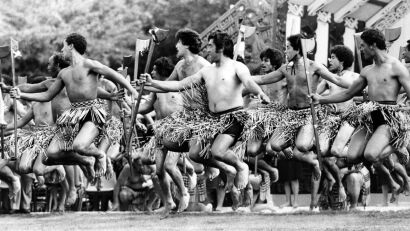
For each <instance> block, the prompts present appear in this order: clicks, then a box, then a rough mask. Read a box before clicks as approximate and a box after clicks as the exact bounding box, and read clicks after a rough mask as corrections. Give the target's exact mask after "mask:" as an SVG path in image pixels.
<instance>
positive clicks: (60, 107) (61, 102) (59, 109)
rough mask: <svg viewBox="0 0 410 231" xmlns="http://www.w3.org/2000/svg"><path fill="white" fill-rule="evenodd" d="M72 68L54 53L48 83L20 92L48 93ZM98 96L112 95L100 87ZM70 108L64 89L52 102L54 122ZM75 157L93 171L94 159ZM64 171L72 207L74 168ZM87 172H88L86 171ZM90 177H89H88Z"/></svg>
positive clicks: (49, 162) (26, 86)
mask: <svg viewBox="0 0 410 231" xmlns="http://www.w3.org/2000/svg"><path fill="white" fill-rule="evenodd" d="M68 66H70V63H69V62H68V61H67V60H65V59H64V57H63V54H62V53H54V54H53V55H52V56H51V57H50V58H49V61H48V66H47V70H48V72H49V73H50V75H51V78H50V79H47V80H46V81H43V82H41V83H34V84H28V83H25V84H21V85H18V86H17V87H18V88H19V90H20V91H22V92H27V93H34V92H43V91H47V90H48V89H49V88H50V87H51V86H52V85H53V83H54V82H55V80H56V78H57V76H58V73H59V72H60V70H62V69H64V68H66V67H68ZM1 87H2V89H3V90H4V91H10V89H11V87H9V86H7V85H5V84H2V85H1ZM98 96H99V97H101V98H106V99H108V98H109V97H111V95H109V94H108V92H105V91H104V90H103V89H101V88H100V87H99V88H98ZM68 108H70V100H69V99H68V97H67V92H66V90H65V89H62V90H61V91H60V92H59V93H58V94H57V95H56V96H55V97H54V98H53V99H52V100H51V110H52V116H53V121H56V119H57V117H58V116H59V115H61V114H63V112H64V111H65V110H66V109H68ZM53 123H55V122H53ZM74 157H76V158H77V157H79V158H77V161H79V162H78V163H80V164H79V165H80V167H81V168H82V169H83V170H84V169H86V168H84V167H85V166H89V167H88V168H89V169H93V168H94V166H93V164H94V160H93V158H92V157H90V158H88V157H82V156H79V155H76V154H74V155H73V158H74ZM43 161H45V162H46V164H47V165H55V164H57V165H58V164H60V163H55V162H53V160H51V158H48V159H46V160H44V159H43ZM64 169H65V172H66V179H67V181H68V184H69V192H68V197H67V201H66V204H67V205H72V204H73V203H74V202H75V200H76V197H77V194H76V188H75V179H74V166H72V165H64ZM86 172H87V171H86ZM87 177H89V176H87Z"/></svg>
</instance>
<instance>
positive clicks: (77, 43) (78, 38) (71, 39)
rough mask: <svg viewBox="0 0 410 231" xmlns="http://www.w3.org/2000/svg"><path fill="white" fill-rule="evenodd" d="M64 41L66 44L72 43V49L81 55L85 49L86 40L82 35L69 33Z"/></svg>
mask: <svg viewBox="0 0 410 231" xmlns="http://www.w3.org/2000/svg"><path fill="white" fill-rule="evenodd" d="M65 41H66V42H67V45H71V44H73V46H74V49H75V50H76V51H77V52H78V53H80V54H81V55H83V54H84V53H85V51H86V50H87V41H86V40H85V38H84V36H82V35H80V34H77V33H71V34H69V35H68V36H67V37H66V38H65Z"/></svg>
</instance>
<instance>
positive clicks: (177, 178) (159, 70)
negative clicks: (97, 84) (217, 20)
mask: <svg viewBox="0 0 410 231" xmlns="http://www.w3.org/2000/svg"><path fill="white" fill-rule="evenodd" d="M175 37H176V39H177V40H178V42H177V44H176V48H177V57H179V58H182V60H180V61H179V62H178V63H177V64H176V65H175V68H174V69H173V71H172V70H171V71H172V73H171V74H170V75H169V73H167V72H168V71H167V68H168V66H169V62H168V64H166V63H165V61H166V59H162V60H158V62H157V64H158V65H155V66H156V67H155V68H156V69H154V70H153V75H156V76H157V77H158V78H159V80H161V81H162V80H164V79H162V78H163V77H168V76H169V78H168V79H167V80H171V81H181V80H183V79H185V78H186V77H188V76H190V75H193V74H195V73H197V72H198V71H199V70H201V69H202V68H203V67H206V66H210V65H211V64H210V63H209V62H208V61H207V60H206V59H204V58H202V57H201V56H200V55H198V54H199V52H200V48H201V44H202V42H201V39H200V37H199V34H198V33H197V32H195V31H193V30H190V29H181V30H179V31H178V32H177V33H176V35H175ZM165 73H167V74H166V75H161V74H165ZM146 89H147V90H150V91H153V92H163V91H158V89H155V88H152V87H149V86H147V88H146ZM182 104H183V102H182V97H181V95H180V94H175V93H167V94H155V93H151V94H150V98H149V101H147V103H146V104H145V105H141V109H140V110H141V111H140V113H144V112H148V110H149V109H154V110H155V112H156V113H157V114H156V115H157V119H163V118H165V117H167V116H169V115H171V114H172V113H173V112H176V111H180V110H182ZM163 138H164V139H163V140H158V141H159V142H161V143H162V144H163V148H162V149H161V152H157V153H156V165H157V173H158V178H159V180H160V182H161V187H162V190H163V192H164V194H165V200H166V210H165V214H166V213H167V212H169V211H170V210H171V209H173V208H175V203H174V202H173V201H172V198H171V191H170V185H169V183H170V182H168V180H169V178H167V177H166V175H165V174H166V172H167V173H168V174H169V175H170V176H171V178H172V180H173V181H174V183H175V184H176V185H177V187H178V189H179V191H180V193H181V200H180V204H179V206H178V212H182V211H184V210H185V209H186V208H187V206H188V202H189V193H188V191H187V189H186V188H185V186H184V181H183V178H182V174H181V172H180V171H179V169H178V168H177V162H178V160H179V158H180V154H179V153H178V152H187V151H188V150H189V147H188V142H184V145H183V146H184V147H179V146H180V145H178V144H176V143H174V142H171V141H170V140H168V139H167V137H163ZM168 150H171V151H173V152H168ZM189 177H190V179H191V180H190V182H191V183H192V182H193V181H195V182H196V179H194V177H195V178H196V176H194V175H189Z"/></svg>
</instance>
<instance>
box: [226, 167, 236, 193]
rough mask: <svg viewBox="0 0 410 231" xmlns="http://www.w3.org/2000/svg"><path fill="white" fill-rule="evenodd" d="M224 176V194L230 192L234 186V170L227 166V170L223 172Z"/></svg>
mask: <svg viewBox="0 0 410 231" xmlns="http://www.w3.org/2000/svg"><path fill="white" fill-rule="evenodd" d="M225 175H226V184H225V192H230V191H231V190H232V187H233V186H234V182H235V177H236V169H235V168H234V167H232V166H229V170H226V171H225Z"/></svg>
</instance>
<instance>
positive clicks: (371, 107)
mask: <svg viewBox="0 0 410 231" xmlns="http://www.w3.org/2000/svg"><path fill="white" fill-rule="evenodd" d="M400 107H401V106H399V105H385V104H379V103H376V102H366V103H362V104H360V105H358V106H356V107H354V108H351V110H348V111H347V112H346V113H344V114H343V115H342V121H347V122H348V123H349V124H351V125H352V126H356V127H357V126H358V125H362V126H364V127H365V128H366V129H367V130H368V131H369V132H370V133H372V132H374V130H375V129H374V127H373V121H372V118H371V116H370V113H371V112H373V111H377V110H380V111H381V113H382V114H383V116H384V119H385V120H386V121H387V125H389V127H390V134H391V140H390V144H391V145H392V146H393V147H394V148H396V149H402V148H405V147H407V145H408V144H409V141H410V140H409V139H410V114H409V112H407V111H402V110H400ZM386 112H387V113H386Z"/></svg>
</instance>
